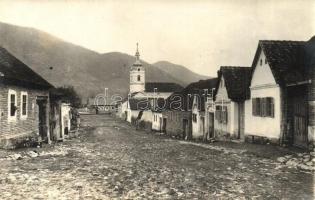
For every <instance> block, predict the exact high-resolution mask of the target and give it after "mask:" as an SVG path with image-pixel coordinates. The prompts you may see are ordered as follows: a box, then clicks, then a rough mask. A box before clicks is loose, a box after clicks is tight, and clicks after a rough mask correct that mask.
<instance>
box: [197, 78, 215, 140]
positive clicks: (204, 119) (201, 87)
mask: <svg viewBox="0 0 315 200" xmlns="http://www.w3.org/2000/svg"><path fill="white" fill-rule="evenodd" d="M217 81H218V79H217V78H212V79H207V80H200V81H198V82H196V83H194V89H195V91H194V92H193V94H192V97H193V103H192V110H191V112H192V138H194V139H204V140H205V139H209V134H210V133H211V131H212V130H211V129H212V128H213V121H211V120H210V117H209V115H210V113H209V111H210V110H209V108H208V106H207V105H209V103H210V101H211V100H212V96H213V94H212V93H213V92H214V89H215V87H216V85H217ZM212 120H213V118H212Z"/></svg>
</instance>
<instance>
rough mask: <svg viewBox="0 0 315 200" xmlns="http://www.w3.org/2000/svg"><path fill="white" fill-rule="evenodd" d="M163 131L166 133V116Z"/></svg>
mask: <svg viewBox="0 0 315 200" xmlns="http://www.w3.org/2000/svg"><path fill="white" fill-rule="evenodd" d="M162 132H164V133H166V118H163V126H162Z"/></svg>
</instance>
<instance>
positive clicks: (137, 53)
mask: <svg viewBox="0 0 315 200" xmlns="http://www.w3.org/2000/svg"><path fill="white" fill-rule="evenodd" d="M135 56H136V60H140V53H139V44H138V42H137V51H136V55H135Z"/></svg>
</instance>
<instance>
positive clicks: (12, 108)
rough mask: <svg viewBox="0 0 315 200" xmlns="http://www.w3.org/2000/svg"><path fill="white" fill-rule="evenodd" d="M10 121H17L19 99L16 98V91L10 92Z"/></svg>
mask: <svg viewBox="0 0 315 200" xmlns="http://www.w3.org/2000/svg"><path fill="white" fill-rule="evenodd" d="M8 106H9V108H8V120H9V121H10V120H15V119H16V110H17V107H16V106H17V98H16V91H14V90H9V93H8Z"/></svg>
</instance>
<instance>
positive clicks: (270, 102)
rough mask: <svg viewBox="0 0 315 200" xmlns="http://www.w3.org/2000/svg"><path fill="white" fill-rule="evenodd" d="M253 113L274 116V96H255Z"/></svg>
mask: <svg viewBox="0 0 315 200" xmlns="http://www.w3.org/2000/svg"><path fill="white" fill-rule="evenodd" d="M252 115H253V116H259V117H272V118H273V117H274V99H273V98H272V97H264V98H253V99H252Z"/></svg>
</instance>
